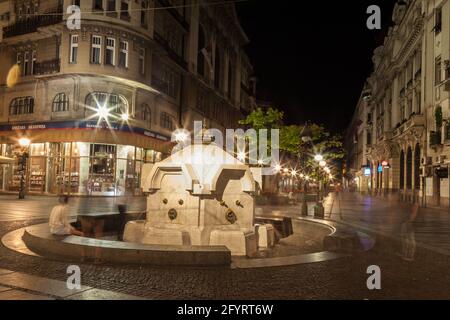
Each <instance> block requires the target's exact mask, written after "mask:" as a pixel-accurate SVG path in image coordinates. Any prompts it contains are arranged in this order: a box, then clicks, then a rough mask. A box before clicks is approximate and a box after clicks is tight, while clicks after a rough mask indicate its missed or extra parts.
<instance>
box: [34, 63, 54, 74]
mask: <svg viewBox="0 0 450 320" xmlns="http://www.w3.org/2000/svg"><path fill="white" fill-rule="evenodd" d="M59 68H60V61H59V59H52V60H46V61H42V62H37V63H36V64H35V66H34V74H35V75H44V74H53V73H58V72H59V70H60V69H59Z"/></svg>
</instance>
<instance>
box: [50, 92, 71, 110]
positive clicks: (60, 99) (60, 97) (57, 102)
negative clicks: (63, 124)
mask: <svg viewBox="0 0 450 320" xmlns="http://www.w3.org/2000/svg"><path fill="white" fill-rule="evenodd" d="M52 110H53V112H61V111H68V110H69V98H68V97H67V95H66V94H65V93H58V94H57V95H56V96H55V98H54V99H53V106H52Z"/></svg>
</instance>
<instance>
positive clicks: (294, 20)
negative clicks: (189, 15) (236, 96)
mask: <svg viewBox="0 0 450 320" xmlns="http://www.w3.org/2000/svg"><path fill="white" fill-rule="evenodd" d="M372 4H377V5H379V6H380V7H381V13H382V19H383V26H384V28H383V30H382V31H377V30H374V31H371V30H369V29H367V27H366V21H367V18H368V17H369V15H368V14H366V10H367V7H368V6H369V5H372ZM394 4H395V1H394V0H356V1H354V0H352V1H336V0H327V1H317V0H315V1H294V0H277V1H269V0H249V1H247V2H242V3H237V4H236V7H237V10H238V15H239V17H240V20H241V23H242V26H243V27H244V29H245V31H246V33H247V35H248V36H249V38H250V41H251V42H250V44H249V45H248V47H247V53H248V54H249V56H250V59H251V61H252V63H253V65H254V68H255V72H256V76H257V77H258V79H259V83H258V90H257V91H258V99H260V100H265V101H270V102H272V103H273V105H274V106H276V107H278V108H279V109H282V110H284V111H285V113H286V115H285V120H286V122H288V123H303V122H304V121H305V120H312V121H313V122H317V123H322V124H324V125H325V126H326V127H327V128H328V129H329V130H331V131H333V132H342V131H343V130H345V128H346V127H347V125H348V123H349V122H350V119H351V116H352V114H353V110H354V108H355V106H356V103H357V101H358V98H359V95H360V93H361V89H362V87H363V85H364V81H365V79H366V78H367V76H368V75H369V74H370V72H371V70H372V53H373V50H374V49H375V48H376V47H377V46H378V45H380V44H382V42H383V37H384V35H385V33H386V30H387V26H389V25H390V24H391V20H392V9H393V7H394Z"/></svg>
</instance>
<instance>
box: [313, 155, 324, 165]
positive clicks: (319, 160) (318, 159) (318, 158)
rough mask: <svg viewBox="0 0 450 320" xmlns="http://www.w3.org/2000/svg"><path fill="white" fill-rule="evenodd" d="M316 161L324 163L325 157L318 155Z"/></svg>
mask: <svg viewBox="0 0 450 320" xmlns="http://www.w3.org/2000/svg"><path fill="white" fill-rule="evenodd" d="M314 160H316V162H319V163H320V162H322V161H323V156H322V155H321V154H316V155H315V156H314Z"/></svg>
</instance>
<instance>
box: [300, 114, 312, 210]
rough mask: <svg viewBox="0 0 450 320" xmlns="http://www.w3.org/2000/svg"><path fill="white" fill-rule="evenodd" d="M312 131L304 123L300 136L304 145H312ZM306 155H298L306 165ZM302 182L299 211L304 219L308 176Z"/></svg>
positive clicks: (306, 207)
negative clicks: (300, 208)
mask: <svg viewBox="0 0 450 320" xmlns="http://www.w3.org/2000/svg"><path fill="white" fill-rule="evenodd" d="M311 136H312V130H311V128H310V126H309V124H308V123H305V126H304V127H303V130H302V133H301V135H300V138H301V140H302V141H303V143H304V144H305V145H311V143H312V137H311ZM306 154H307V151H306V150H304V152H303V156H304V157H302V154H300V157H299V158H300V159H302V158H303V161H304V163H306ZM302 180H303V195H302V210H301V214H302V216H304V217H306V216H308V203H307V202H306V195H307V186H308V181H309V176H305V177H304V178H302Z"/></svg>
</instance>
